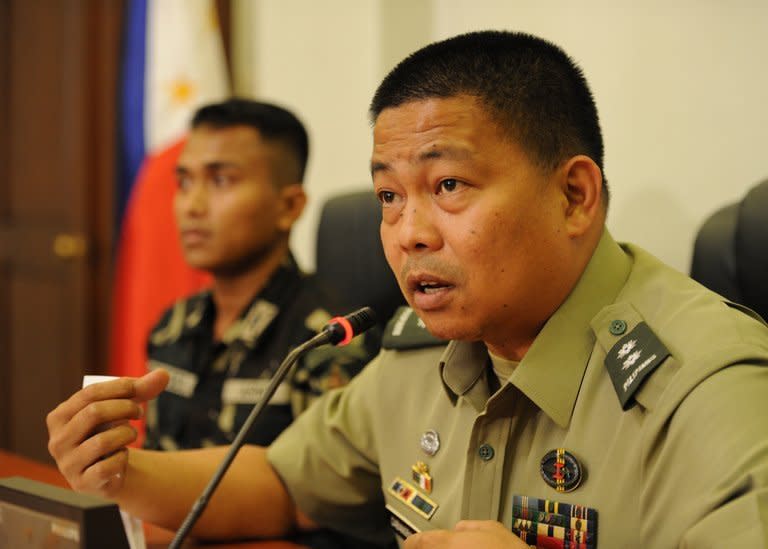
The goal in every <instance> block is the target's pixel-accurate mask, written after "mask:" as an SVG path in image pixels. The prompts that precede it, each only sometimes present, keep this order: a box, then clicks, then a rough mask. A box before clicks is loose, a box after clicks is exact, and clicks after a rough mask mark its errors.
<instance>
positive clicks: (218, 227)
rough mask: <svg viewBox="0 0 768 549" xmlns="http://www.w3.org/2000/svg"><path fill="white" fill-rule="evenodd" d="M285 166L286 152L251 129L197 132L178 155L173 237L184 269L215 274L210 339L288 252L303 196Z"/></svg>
mask: <svg viewBox="0 0 768 549" xmlns="http://www.w3.org/2000/svg"><path fill="white" fill-rule="evenodd" d="M283 164H288V165H290V164H292V160H291V159H290V158H289V157H288V155H287V154H286V153H285V151H283V150H282V149H281V148H280V147H279V146H277V145H275V144H272V143H270V142H269V141H264V140H263V139H262V138H261V136H260V134H259V132H258V131H257V130H255V129H254V128H251V127H249V126H234V127H228V128H210V127H206V126H201V127H198V128H196V129H194V130H193V131H192V132H190V135H189V137H188V139H187V143H186V145H185V147H184V150H183V151H182V153H181V155H180V157H179V160H178V164H177V167H176V177H177V180H178V188H177V191H176V195H175V198H174V214H175V216H176V223H177V226H178V228H179V239H180V243H181V247H182V251H183V252H184V258H185V260H186V261H187V263H189V264H190V265H191V266H192V267H195V268H197V269H202V270H205V271H208V272H210V273H211V274H212V275H213V285H212V294H213V300H214V303H215V304H216V321H215V325H214V337H215V338H216V339H220V338H221V336H222V335H223V334H224V332H225V331H226V330H227V328H229V327H230V326H231V325H232V324H233V323H234V321H235V320H236V319H237V318H238V317H239V316H240V314H241V313H242V311H243V309H244V308H245V307H246V306H247V305H248V303H250V301H251V299H253V296H254V295H256V294H257V293H258V292H259V291H260V290H261V289H262V288H263V287H264V286H265V285H266V283H267V281H268V279H269V277H270V276H271V275H272V273H273V272H274V271H275V269H277V267H278V266H279V265H280V262H281V261H282V260H283V258H284V257H285V256H286V254H287V253H288V239H289V237H290V231H291V227H292V226H293V224H294V223H295V221H296V220H297V219H298V217H299V215H301V212H302V211H303V209H304V205H305V203H306V196H305V194H304V190H303V188H302V186H301V184H300V182H299V181H298V170H297V169H294V170H290V169H284V168H280V169H278V167H280V166H282V165H283ZM291 172H293V178H292V179H291V178H290V175H291Z"/></svg>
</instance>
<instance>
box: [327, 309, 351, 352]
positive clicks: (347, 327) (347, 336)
mask: <svg viewBox="0 0 768 549" xmlns="http://www.w3.org/2000/svg"><path fill="white" fill-rule="evenodd" d="M329 324H338V325H339V326H341V327H342V328H344V339H342V340H341V341H339V342H338V343H337V344H336V346H337V347H341V346H343V345H346V344H347V343H349V342H350V341H352V336H353V335H354V334H355V331H354V330H353V329H352V324H350V323H349V320H347V319H346V318H344V317H343V316H335V317H333V318H332V319H331V320H330V322H329Z"/></svg>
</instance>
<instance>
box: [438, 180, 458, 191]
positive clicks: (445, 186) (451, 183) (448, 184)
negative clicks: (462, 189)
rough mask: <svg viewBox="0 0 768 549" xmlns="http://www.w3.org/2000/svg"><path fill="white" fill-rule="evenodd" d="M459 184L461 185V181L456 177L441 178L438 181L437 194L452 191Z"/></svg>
mask: <svg viewBox="0 0 768 549" xmlns="http://www.w3.org/2000/svg"><path fill="white" fill-rule="evenodd" d="M460 185H461V182H460V181H459V180H458V179H453V178H448V179H443V180H442V181H440V183H438V186H437V194H440V193H452V192H454V191H456V190H457V189H458V188H459V186H460Z"/></svg>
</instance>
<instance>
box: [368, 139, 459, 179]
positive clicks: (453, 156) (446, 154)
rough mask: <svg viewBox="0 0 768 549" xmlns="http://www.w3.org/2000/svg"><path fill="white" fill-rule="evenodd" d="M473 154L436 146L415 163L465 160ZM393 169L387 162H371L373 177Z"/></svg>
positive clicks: (455, 148) (425, 152)
mask: <svg viewBox="0 0 768 549" xmlns="http://www.w3.org/2000/svg"><path fill="white" fill-rule="evenodd" d="M471 156H472V153H471V152H470V151H469V150H468V149H465V148H463V147H451V146H435V147H433V148H431V149H429V150H427V151H424V152H422V153H419V155H418V156H417V157H416V161H415V163H417V164H421V163H424V162H428V161H430V160H438V159H441V158H445V159H448V160H465V159H467V158H470V157H471ZM391 169H392V166H391V165H389V164H387V163H386V162H381V161H376V160H374V161H372V162H371V176H373V175H375V174H376V173H378V172H388V171H390V170H391Z"/></svg>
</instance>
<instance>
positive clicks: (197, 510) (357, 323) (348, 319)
mask: <svg viewBox="0 0 768 549" xmlns="http://www.w3.org/2000/svg"><path fill="white" fill-rule="evenodd" d="M374 324H376V314H375V313H374V312H373V309H371V308H370V307H363V308H362V309H358V310H357V311H355V312H353V313H350V314H348V315H346V316H343V317H335V318H332V319H331V320H330V321H329V322H328V324H326V326H325V327H324V328H323V329H322V331H321V332H320V333H318V334H317V335H315V336H314V337H312V338H311V339H309V340H307V341H305V342H304V343H302V344H301V345H299V346H298V347H296V348H295V349H293V350H292V351H291V352H289V353H288V355H287V356H286V357H285V359H284V360H283V362H282V363H281V364H280V366H279V367H278V368H277V371H276V372H275V375H274V376H272V379H271V380H270V381H269V385H267V388H266V389H265V390H264V394H263V395H262V397H261V399H260V400H259V402H257V403H256V404H255V405H254V407H253V409H252V410H251V413H250V414H248V417H247V418H246V420H245V422H244V423H243V426H242V427H241V428H240V430H239V431H238V433H237V436H236V437H235V439H234V440H233V441H232V444H231V445H230V447H229V451H228V452H227V454H226V456H224V459H223V460H222V462H221V464H220V465H219V467H218V468H217V469H216V472H215V473H214V475H213V477H211V480H210V481H209V482H208V486H206V487H205V490H203V493H202V494H201V495H200V497H199V498H198V499H197V500H196V501H195V504H194V505H193V506H192V509H191V510H190V512H189V514H188V515H187V517H186V518H185V519H184V522H183V523H182V524H181V527H180V528H179V529H178V531H177V532H176V536H175V537H174V538H173V541H172V542H171V544H170V545H169V546H168V549H179V547H181V544H182V542H183V541H184V538H185V537H186V536H187V534H188V533H189V531H190V530H192V527H193V526H194V525H195V523H196V522H197V519H198V518H200V515H202V514H203V511H205V508H206V507H207V506H208V502H209V501H210V499H211V496H212V495H213V492H214V491H215V490H216V488H217V487H218V485H219V483H220V482H221V479H222V478H223V477H224V474H225V473H226V472H227V470H228V469H229V466H230V465H232V462H233V461H234V459H235V456H236V455H237V452H238V451H239V450H240V448H241V447H242V446H243V444H244V443H245V437H246V436H248V432H249V431H250V430H251V427H252V426H253V424H254V423H255V422H256V420H257V419H258V417H259V416H260V415H261V412H262V410H264V408H265V407H266V405H267V404H268V403H269V401H270V399H271V398H272V395H274V394H275V391H276V390H277V387H278V385H280V383H282V382H283V379H285V376H286V375H287V374H288V372H289V371H290V369H291V367H292V366H293V365H294V364H295V363H296V361H297V360H298V359H299V358H300V357H301V356H302V355H303V354H304V353H306V352H307V351H310V350H312V349H314V348H316V347H320V346H321V345H327V344H329V343H330V344H331V345H346V344H347V343H349V342H350V341H352V338H353V337H355V336H356V335H358V334H361V333H363V332H364V331H366V330H368V329H369V328H372V327H373V325H374Z"/></svg>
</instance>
